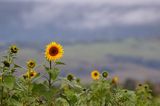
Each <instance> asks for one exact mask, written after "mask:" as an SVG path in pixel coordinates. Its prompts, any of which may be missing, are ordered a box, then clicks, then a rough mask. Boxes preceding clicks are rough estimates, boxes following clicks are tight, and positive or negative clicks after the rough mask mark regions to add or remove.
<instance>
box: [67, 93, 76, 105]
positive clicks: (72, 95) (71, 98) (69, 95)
mask: <svg viewBox="0 0 160 106" xmlns="http://www.w3.org/2000/svg"><path fill="white" fill-rule="evenodd" d="M65 95H66V97H67V98H68V100H69V101H70V103H71V104H75V103H76V102H77V101H78V98H77V96H76V94H75V92H73V91H71V90H68V91H65Z"/></svg>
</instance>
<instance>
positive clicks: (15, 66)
mask: <svg viewBox="0 0 160 106" xmlns="http://www.w3.org/2000/svg"><path fill="white" fill-rule="evenodd" d="M14 68H22V67H21V66H19V65H17V64H14Z"/></svg>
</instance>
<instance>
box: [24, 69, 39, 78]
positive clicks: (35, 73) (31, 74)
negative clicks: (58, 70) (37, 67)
mask: <svg viewBox="0 0 160 106" xmlns="http://www.w3.org/2000/svg"><path fill="white" fill-rule="evenodd" d="M35 76H37V72H36V71H34V70H31V71H27V73H26V74H24V75H23V77H24V79H26V78H29V79H31V78H33V77H35Z"/></svg>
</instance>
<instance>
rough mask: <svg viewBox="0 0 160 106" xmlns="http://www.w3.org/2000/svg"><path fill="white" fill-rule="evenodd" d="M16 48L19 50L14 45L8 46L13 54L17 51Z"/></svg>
mask: <svg viewBox="0 0 160 106" xmlns="http://www.w3.org/2000/svg"><path fill="white" fill-rule="evenodd" d="M18 50H19V49H18V48H17V46H16V45H11V46H10V52H11V53H15V54H16V53H17V52H18Z"/></svg>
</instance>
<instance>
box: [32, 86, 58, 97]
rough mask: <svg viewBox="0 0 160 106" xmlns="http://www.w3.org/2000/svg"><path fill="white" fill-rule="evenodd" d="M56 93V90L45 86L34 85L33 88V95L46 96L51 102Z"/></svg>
mask: <svg viewBox="0 0 160 106" xmlns="http://www.w3.org/2000/svg"><path fill="white" fill-rule="evenodd" d="M56 91H57V90H56V89H51V90H49V89H48V88H47V87H46V86H45V85H44V84H33V88H32V93H33V95H37V96H44V97H45V98H46V99H47V100H51V99H52V97H53V95H54V94H55V93H56Z"/></svg>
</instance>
